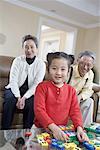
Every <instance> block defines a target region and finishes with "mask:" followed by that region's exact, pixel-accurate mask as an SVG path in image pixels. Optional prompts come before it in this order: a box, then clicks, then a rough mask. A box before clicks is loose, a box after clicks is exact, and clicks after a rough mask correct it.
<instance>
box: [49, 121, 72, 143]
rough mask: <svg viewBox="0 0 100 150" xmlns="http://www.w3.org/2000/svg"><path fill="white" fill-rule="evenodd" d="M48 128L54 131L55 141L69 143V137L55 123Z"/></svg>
mask: <svg viewBox="0 0 100 150" xmlns="http://www.w3.org/2000/svg"><path fill="white" fill-rule="evenodd" d="M48 128H49V129H50V130H51V131H52V133H53V136H54V138H55V139H58V140H63V141H67V140H68V139H69V138H68V136H67V135H66V134H65V133H64V132H63V131H62V130H61V129H60V128H59V127H58V126H57V125H56V124H54V123H52V124H50V125H49V126H48Z"/></svg>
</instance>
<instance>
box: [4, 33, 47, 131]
mask: <svg viewBox="0 0 100 150" xmlns="http://www.w3.org/2000/svg"><path fill="white" fill-rule="evenodd" d="M22 50H24V52H25V55H22V56H19V57H17V58H15V59H14V61H13V63H12V67H11V71H10V80H9V84H8V85H7V86H6V87H5V94H4V103H3V117H2V129H9V128H10V127H11V124H12V120H13V117H14V112H15V110H16V107H17V108H18V109H22V110H23V127H24V128H31V126H32V124H33V119H34V110H33V101H34V93H35V89H36V86H37V85H38V83H39V82H41V81H42V80H43V78H44V75H45V68H46V67H45V63H44V62H43V61H42V60H41V59H39V58H38V57H37V52H38V41H37V38H36V37H34V36H32V35H26V36H24V37H23V39H22Z"/></svg>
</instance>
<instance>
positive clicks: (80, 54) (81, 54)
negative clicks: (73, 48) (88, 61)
mask: <svg viewBox="0 0 100 150" xmlns="http://www.w3.org/2000/svg"><path fill="white" fill-rule="evenodd" d="M83 56H89V57H91V58H92V59H93V60H94V61H95V60H96V55H95V53H94V52H91V51H84V52H81V53H79V55H78V58H81V57H83Z"/></svg>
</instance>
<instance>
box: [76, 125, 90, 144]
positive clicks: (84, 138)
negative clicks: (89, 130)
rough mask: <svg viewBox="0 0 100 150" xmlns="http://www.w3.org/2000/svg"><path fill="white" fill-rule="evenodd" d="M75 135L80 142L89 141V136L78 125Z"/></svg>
mask: <svg viewBox="0 0 100 150" xmlns="http://www.w3.org/2000/svg"><path fill="white" fill-rule="evenodd" d="M77 137H78V140H79V141H80V142H84V141H87V142H89V138H88V136H87V134H86V133H85V132H84V130H83V129H82V127H80V126H78V127H77Z"/></svg>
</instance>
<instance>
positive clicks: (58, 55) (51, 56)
mask: <svg viewBox="0 0 100 150" xmlns="http://www.w3.org/2000/svg"><path fill="white" fill-rule="evenodd" d="M56 58H65V59H66V60H67V61H68V68H69V67H70V65H71V61H70V57H69V55H68V54H66V53H64V52H54V53H48V54H47V62H48V68H49V66H50V65H51V63H52V60H53V59H56Z"/></svg>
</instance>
